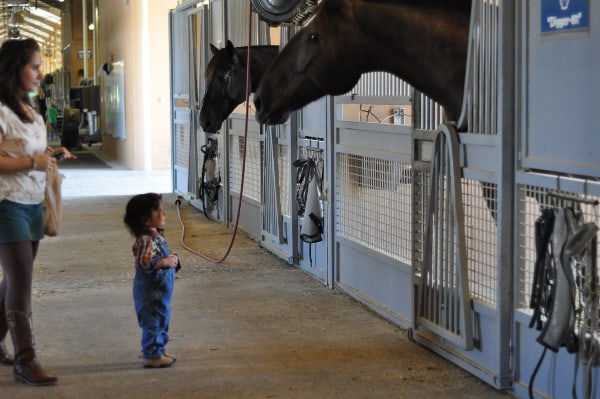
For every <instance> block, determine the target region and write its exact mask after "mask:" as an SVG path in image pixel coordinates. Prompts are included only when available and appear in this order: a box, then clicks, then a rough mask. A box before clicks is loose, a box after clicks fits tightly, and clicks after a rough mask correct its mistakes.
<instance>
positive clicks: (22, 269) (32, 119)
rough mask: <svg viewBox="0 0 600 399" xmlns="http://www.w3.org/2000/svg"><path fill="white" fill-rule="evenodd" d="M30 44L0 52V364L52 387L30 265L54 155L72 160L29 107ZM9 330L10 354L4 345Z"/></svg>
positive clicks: (35, 61) (34, 63)
mask: <svg viewBox="0 0 600 399" xmlns="http://www.w3.org/2000/svg"><path fill="white" fill-rule="evenodd" d="M41 62H42V57H41V53H40V47H39V45H38V43H37V42H36V41H35V40H33V39H25V40H7V41H5V42H4V43H3V44H2V47H0V226H1V227H0V265H1V266H2V282H1V283H0V363H1V364H4V365H12V366H13V375H14V377H15V380H17V381H21V382H24V383H26V384H29V385H53V384H56V382H57V379H56V377H50V376H48V375H47V374H46V372H45V371H44V369H43V368H42V366H41V365H40V363H39V362H38V360H37V357H36V354H35V345H34V338H33V332H32V324H31V285H32V275H33V262H34V259H35V256H36V254H37V250H38V246H39V241H40V240H41V239H42V238H43V236H44V209H43V206H42V201H43V198H44V189H45V185H46V169H47V168H48V167H49V165H50V164H51V163H54V162H56V159H54V158H53V154H55V153H56V154H58V153H59V152H62V153H63V158H65V159H67V158H75V157H74V156H73V155H72V154H71V153H69V151H67V150H66V149H65V148H58V149H56V150H54V149H52V148H49V147H46V128H45V124H44V121H43V119H42V116H41V115H40V114H39V112H38V111H37V110H36V109H35V108H34V107H33V105H32V104H31V100H30V97H29V93H32V92H35V91H36V89H37V88H38V86H39V84H40V81H41V80H42V78H43V75H42V72H41V69H40V66H41ZM8 330H10V333H11V337H12V341H13V344H14V349H15V355H14V359H12V358H11V357H10V356H9V354H8V353H7V351H6V347H5V345H4V343H3V341H4V338H5V336H6V333H7V331H8Z"/></svg>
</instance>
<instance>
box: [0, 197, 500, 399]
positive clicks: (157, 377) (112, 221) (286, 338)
mask: <svg viewBox="0 0 600 399" xmlns="http://www.w3.org/2000/svg"><path fill="white" fill-rule="evenodd" d="M128 198H129V195H120V196H119V195H118V196H102V197H100V196H84V197H73V198H67V199H65V201H64V211H65V220H64V226H63V227H64V228H63V231H62V233H61V235H60V236H58V237H55V238H46V239H44V240H43V242H42V244H41V247H40V253H39V256H38V260H37V262H36V271H35V277H34V298H33V312H34V317H33V320H34V329H35V332H36V338H37V347H38V356H39V358H40V360H41V362H42V364H43V365H44V366H45V367H46V368H47V370H48V371H49V372H50V373H52V374H55V375H57V376H58V377H59V384H58V385H57V386H55V387H47V388H34V387H28V386H25V385H22V384H17V383H15V382H14V381H13V378H12V370H11V369H10V368H7V367H1V368H0V396H1V397H2V399H17V398H18V399H30V398H31V399H34V398H35V399H38V398H45V399H71V398H72V399H81V398H87V399H94V398H111V399H119V398H145V399H152V398H177V399H186V398H190V399H192V398H193V399H202V398H306V399H320V398H328V399H331V398H343V399H352V398H368V399H375V398H382V399H383V398H385V399H389V398H419V399H439V398H441V397H443V398H444V399H451V398H466V399H479V398H482V397H485V398H500V397H508V395H507V394H503V393H500V392H497V391H495V390H494V389H493V388H491V387H489V386H487V385H485V384H484V383H482V382H480V381H479V380H477V379H476V378H475V377H473V376H471V375H469V374H468V373H466V372H464V371H463V370H461V369H459V368H458V367H456V366H454V365H453V364H451V363H449V362H447V361H446V360H444V359H442V358H440V357H438V356H437V355H435V354H433V353H432V352H430V351H428V350H426V349H424V348H423V347H421V346H419V345H417V344H415V343H413V342H411V341H409V340H408V339H407V336H406V332H405V331H402V330H401V329H399V328H398V327H396V326H394V325H392V324H390V323H388V322H387V321H385V320H382V319H381V318H380V317H378V316H376V315H375V314H373V313H372V312H370V311H369V310H367V309H365V308H364V307H363V306H361V305H359V304H357V303H356V302H354V301H353V300H351V299H350V298H348V297H347V296H345V295H342V294H340V293H338V292H337V291H335V290H330V289H328V288H326V287H324V286H323V285H321V284H320V283H319V282H317V281H316V280H315V279H313V278H312V277H310V276H309V275H307V274H306V273H304V272H302V271H300V270H298V269H296V268H292V267H290V266H289V265H288V264H287V263H285V262H283V261H282V260H280V259H278V258H276V257H274V256H273V255H271V254H269V253H268V252H267V251H265V250H263V249H261V248H260V247H258V246H257V244H256V243H255V242H253V241H251V240H249V239H248V238H246V237H245V236H244V235H243V234H240V235H239V236H238V239H237V240H236V244H235V246H234V248H233V251H232V253H231V255H230V257H229V258H228V259H227V260H226V261H225V262H224V263H223V264H212V263H209V262H207V261H205V260H203V259H201V258H199V257H197V256H195V255H193V254H191V253H190V252H187V251H185V250H184V249H183V248H182V247H181V245H180V243H179V237H180V234H181V229H180V226H179V223H178V218H177V213H176V208H175V205H174V199H175V197H174V196H173V195H172V194H168V195H165V205H166V209H167V213H168V217H167V236H168V239H169V243H170V245H171V248H172V249H173V250H174V251H176V252H178V253H179V254H180V256H181V258H182V261H183V265H184V266H183V269H182V270H181V271H180V273H179V274H178V278H177V282H176V288H175V296H174V300H173V316H172V325H171V337H172V341H171V343H170V345H169V351H170V352H171V353H173V354H175V355H176V356H177V357H178V360H177V362H176V363H175V364H174V365H173V367H171V368H168V369H160V370H148V369H143V368H142V367H141V359H140V358H139V355H140V353H139V337H140V333H139V328H138V326H137V322H136V319H135V314H134V310H133V305H132V296H131V286H132V278H133V266H132V255H131V253H130V246H131V243H132V238H131V237H129V235H128V233H127V231H126V230H125V228H124V227H123V223H122V215H123V210H124V207H125V203H126V201H127V199H128ZM181 213H182V218H183V220H184V221H185V226H186V236H187V237H186V243H187V244H188V245H189V246H191V247H192V248H195V249H199V250H202V251H203V252H208V253H209V254H210V255H211V256H214V257H219V256H221V255H222V254H223V253H224V251H225V249H226V247H227V245H228V243H229V238H230V235H229V231H227V229H226V228H224V227H223V226H222V225H220V224H217V223H213V222H210V221H208V220H207V219H205V217H204V215H203V214H202V213H201V212H199V211H198V210H197V209H195V208H193V207H191V206H188V205H186V204H183V206H182V210H181ZM8 341H9V342H8V346H9V348H12V346H11V344H10V340H8Z"/></svg>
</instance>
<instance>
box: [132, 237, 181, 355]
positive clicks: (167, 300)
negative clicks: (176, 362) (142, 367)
mask: <svg viewBox="0 0 600 399" xmlns="http://www.w3.org/2000/svg"><path fill="white" fill-rule="evenodd" d="M159 250H160V255H159V256H158V257H159V258H163V257H166V256H168V255H169V254H170V253H171V250H170V249H169V246H168V244H167V242H166V241H162V242H161V243H160V244H159ZM174 283H175V269H173V268H167V269H158V270H156V271H153V272H152V273H147V272H145V271H144V270H142V269H140V268H139V267H136V271H135V279H134V281H133V300H134V303H135V312H136V314H137V318H138V324H139V326H140V327H141V329H142V353H143V357H144V359H152V358H159V357H160V356H161V355H162V354H163V353H164V352H165V345H167V342H169V323H170V320H171V298H172V296H173V285H174Z"/></svg>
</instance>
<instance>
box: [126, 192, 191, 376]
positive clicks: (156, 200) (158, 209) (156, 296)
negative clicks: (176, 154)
mask: <svg viewBox="0 0 600 399" xmlns="http://www.w3.org/2000/svg"><path fill="white" fill-rule="evenodd" d="M165 220H166V213H165V210H164V209H163V203H162V196H161V195H160V194H156V193H147V194H139V195H136V196H134V197H133V198H131V199H130V200H129V202H128V203H127V208H126V211H125V216H124V218H123V221H124V222H125V225H126V226H127V228H128V229H129V231H130V232H131V234H132V235H133V236H134V237H135V243H134V244H133V248H132V249H133V256H134V257H135V279H134V282H133V300H134V304H135V311H136V314H137V319H138V324H139V326H140V328H141V329H142V342H141V343H142V355H143V358H144V363H143V365H144V367H145V368H160V367H169V366H171V365H172V364H173V362H175V360H176V359H175V357H174V356H173V355H170V354H169V353H167V352H166V349H165V347H166V345H167V343H168V342H169V323H170V318H171V298H172V296H173V285H174V282H175V272H176V271H179V268H180V267H181V266H180V263H179V258H178V257H177V255H176V254H174V253H173V252H171V250H170V249H169V245H168V244H167V240H166V239H165V236H164V234H163V227H164V224H165Z"/></svg>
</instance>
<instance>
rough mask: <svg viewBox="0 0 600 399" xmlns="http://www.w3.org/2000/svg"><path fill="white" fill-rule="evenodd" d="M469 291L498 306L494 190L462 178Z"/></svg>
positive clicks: (472, 295) (489, 303) (473, 295)
mask: <svg viewBox="0 0 600 399" xmlns="http://www.w3.org/2000/svg"><path fill="white" fill-rule="evenodd" d="M461 184H462V194H463V205H464V210H465V221H464V223H465V237H466V242H467V260H468V275H469V291H470V294H471V297H472V298H477V299H479V300H480V301H483V302H485V303H487V304H488V305H489V306H490V307H495V306H496V301H497V298H496V291H497V281H496V277H497V273H496V270H497V259H498V258H497V256H498V254H497V252H498V244H497V243H498V237H497V228H496V223H495V220H494V214H495V209H496V202H497V199H496V196H495V195H494V194H495V192H490V191H489V190H487V189H486V188H485V187H487V185H485V184H482V183H481V182H479V181H476V180H470V179H462V183H461Z"/></svg>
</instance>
